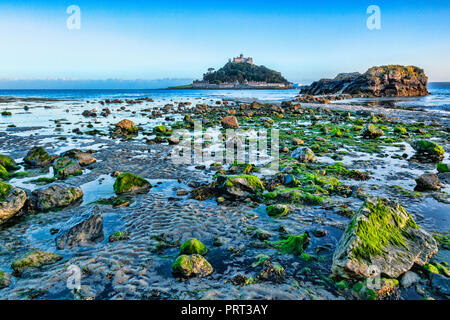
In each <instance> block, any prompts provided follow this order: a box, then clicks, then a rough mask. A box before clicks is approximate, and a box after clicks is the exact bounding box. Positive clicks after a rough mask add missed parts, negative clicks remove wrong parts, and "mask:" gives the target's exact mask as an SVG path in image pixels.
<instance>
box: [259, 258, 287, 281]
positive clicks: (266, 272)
mask: <svg viewBox="0 0 450 320" xmlns="http://www.w3.org/2000/svg"><path fill="white" fill-rule="evenodd" d="M285 277H286V272H285V271H284V268H283V266H282V265H281V264H279V263H277V262H273V263H272V262H270V260H267V261H265V262H264V263H263V269H262V270H261V272H260V273H259V275H258V279H259V280H261V281H270V282H274V283H283V282H284V281H285Z"/></svg>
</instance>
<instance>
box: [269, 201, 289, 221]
mask: <svg viewBox="0 0 450 320" xmlns="http://www.w3.org/2000/svg"><path fill="white" fill-rule="evenodd" d="M288 213H289V206H288V205H287V204H273V205H270V206H268V207H267V214H268V215H269V216H270V217H275V218H280V217H283V216H285V215H287V214H288Z"/></svg>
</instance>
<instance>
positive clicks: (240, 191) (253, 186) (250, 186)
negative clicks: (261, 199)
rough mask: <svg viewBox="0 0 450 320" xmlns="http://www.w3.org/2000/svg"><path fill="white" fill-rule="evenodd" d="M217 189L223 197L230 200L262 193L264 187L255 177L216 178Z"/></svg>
mask: <svg viewBox="0 0 450 320" xmlns="http://www.w3.org/2000/svg"><path fill="white" fill-rule="evenodd" d="M216 185H217V189H218V190H219V192H221V193H222V194H223V195H225V196H228V197H231V198H247V197H250V196H252V195H255V194H257V193H259V192H262V191H264V186H263V184H262V182H261V180H259V178H258V177H257V176H254V175H246V174H244V175H240V176H222V175H220V176H218V177H217V181H216Z"/></svg>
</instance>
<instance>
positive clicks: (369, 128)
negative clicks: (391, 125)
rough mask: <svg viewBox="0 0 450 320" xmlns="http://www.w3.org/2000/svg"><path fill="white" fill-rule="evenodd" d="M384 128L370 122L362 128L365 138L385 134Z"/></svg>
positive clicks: (362, 134)
mask: <svg viewBox="0 0 450 320" xmlns="http://www.w3.org/2000/svg"><path fill="white" fill-rule="evenodd" d="M383 133H384V132H383V130H381V129H378V128H377V127H375V125H373V124H372V123H368V124H366V125H365V126H364V128H363V129H362V130H361V133H360V134H361V136H362V137H363V138H365V139H376V138H379V137H381V136H382V135H383Z"/></svg>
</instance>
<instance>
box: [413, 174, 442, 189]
mask: <svg viewBox="0 0 450 320" xmlns="http://www.w3.org/2000/svg"><path fill="white" fill-rule="evenodd" d="M416 184H417V185H416V187H415V188H414V190H415V191H438V190H440V189H441V187H442V185H441V183H440V182H439V177H438V176H437V174H434V173H426V174H423V175H421V176H420V177H419V178H417V179H416Z"/></svg>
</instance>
